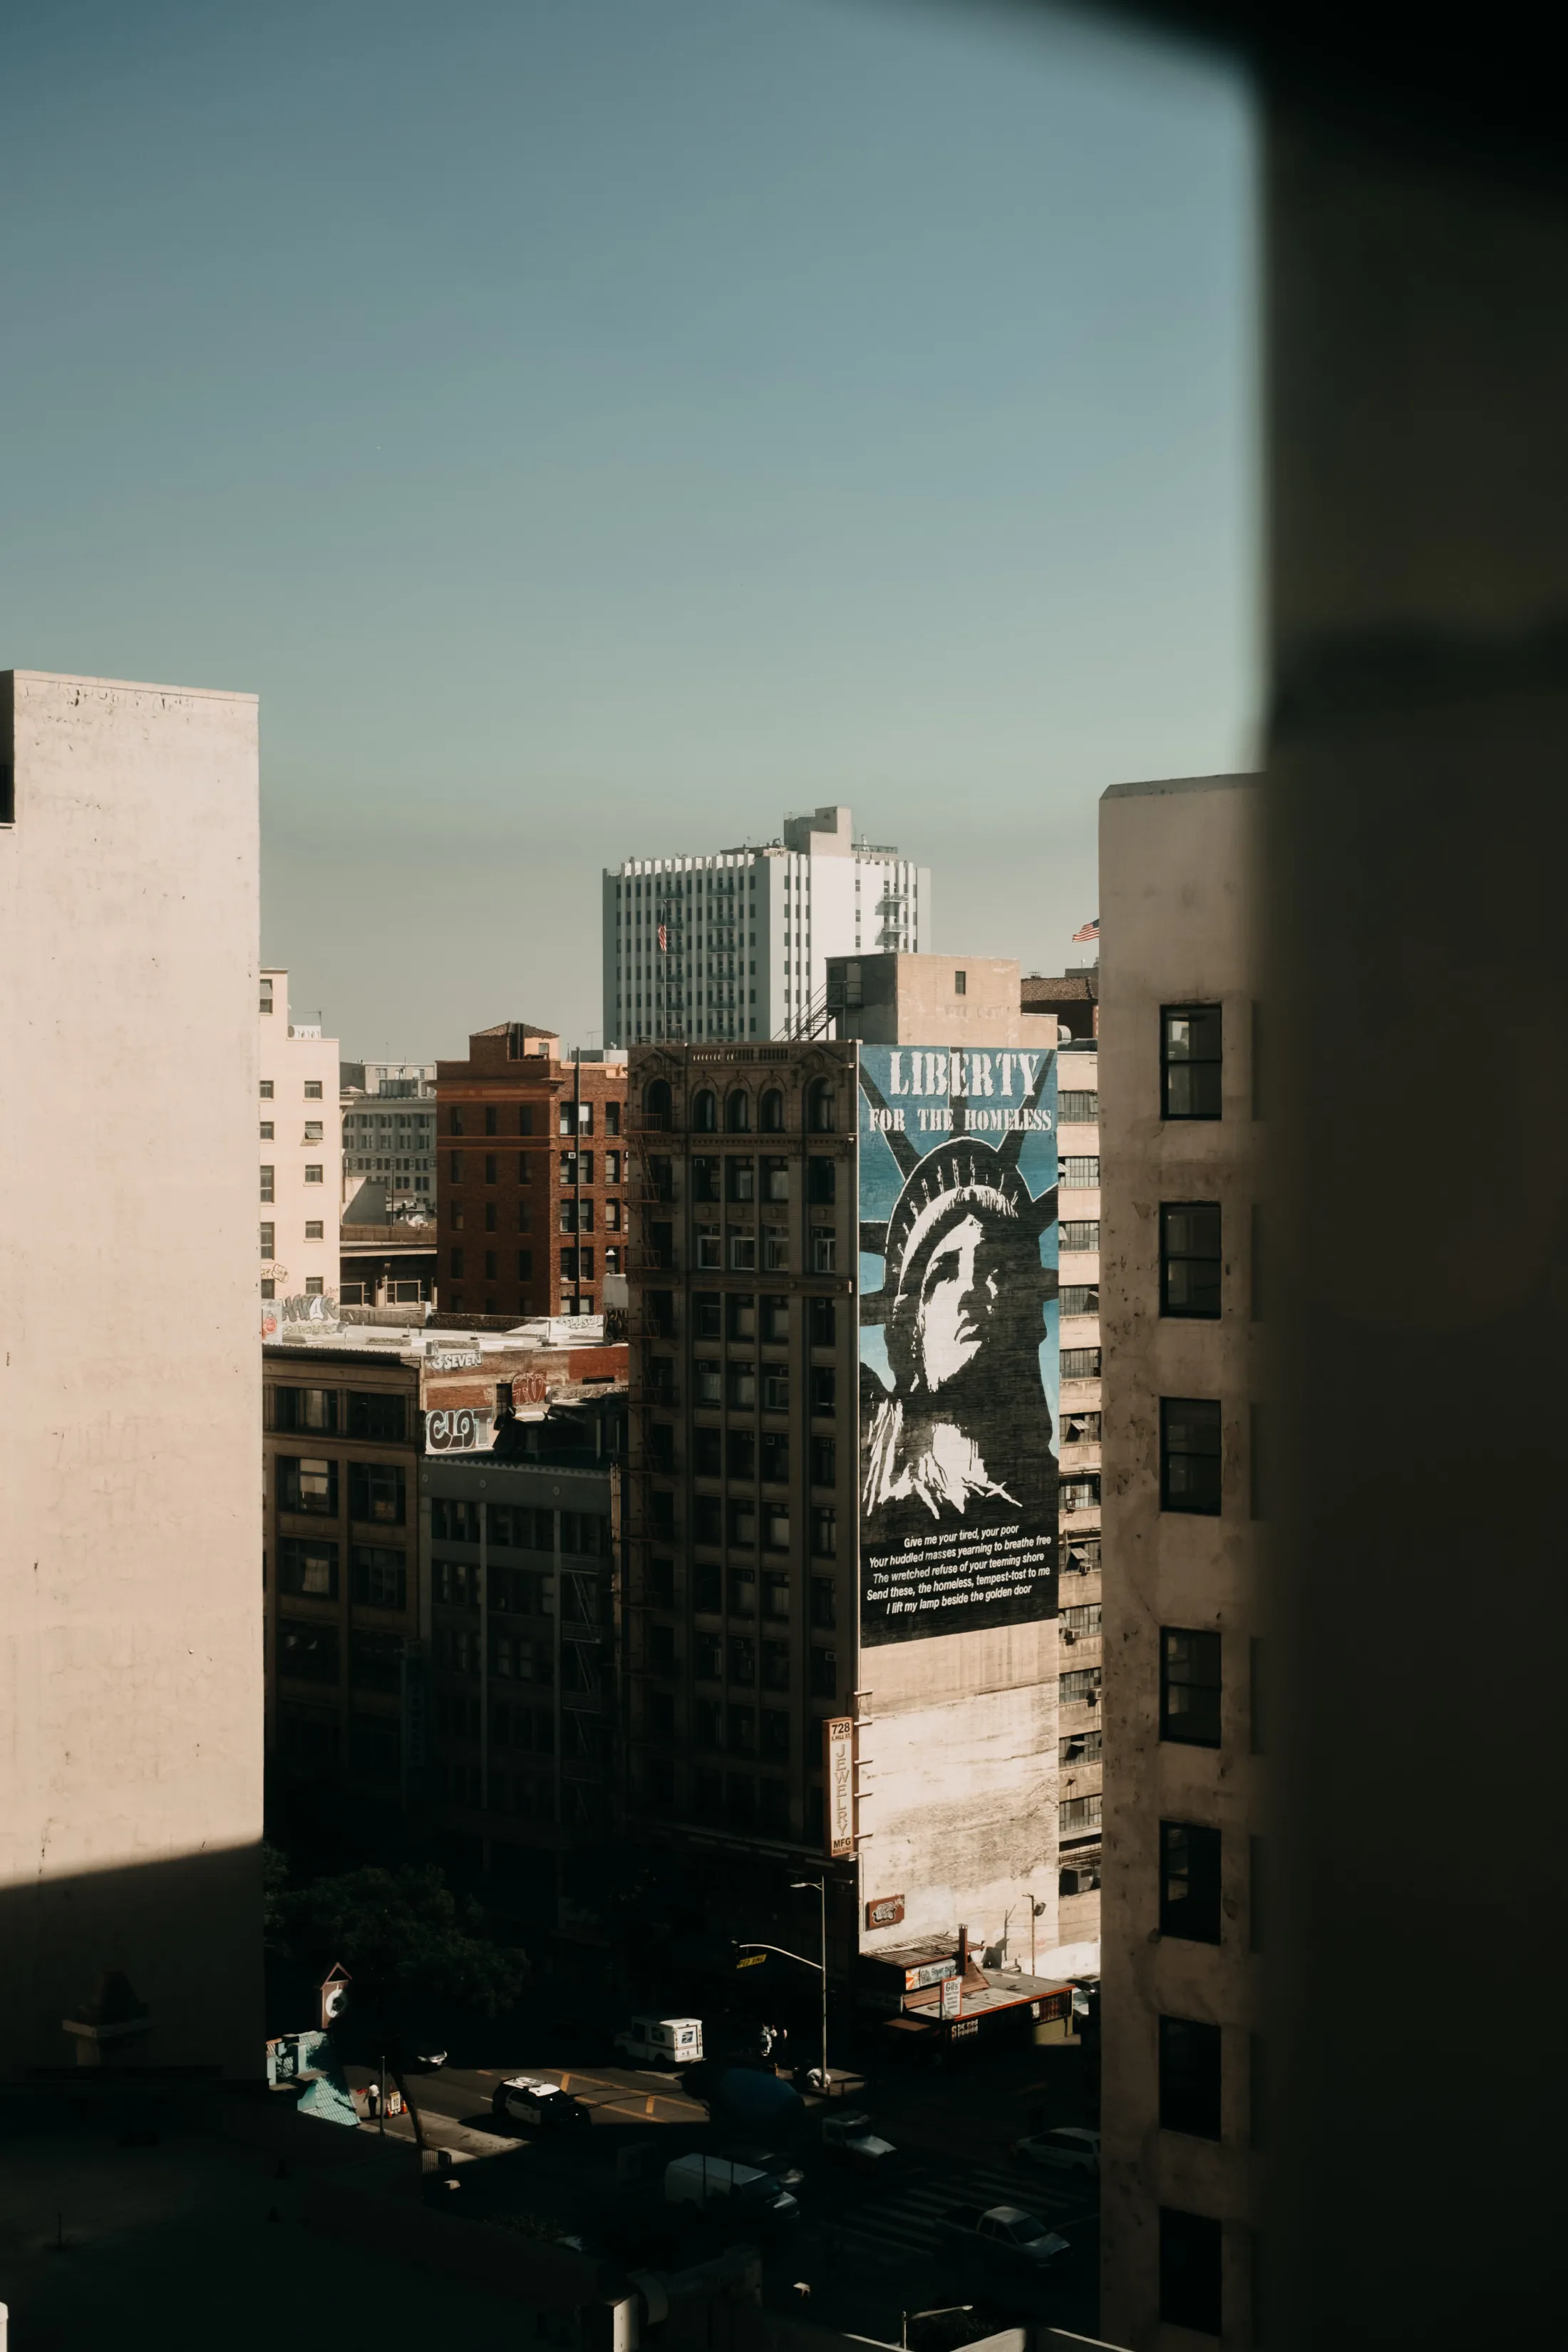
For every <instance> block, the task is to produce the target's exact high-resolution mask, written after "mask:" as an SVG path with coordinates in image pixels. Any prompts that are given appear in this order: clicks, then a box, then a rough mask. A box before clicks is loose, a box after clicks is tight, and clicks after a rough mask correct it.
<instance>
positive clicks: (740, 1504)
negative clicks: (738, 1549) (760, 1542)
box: [730, 1496, 757, 1551]
mask: <svg viewBox="0 0 1568 2352" xmlns="http://www.w3.org/2000/svg"><path fill="white" fill-rule="evenodd" d="M756 1540H757V1507H756V1505H755V1503H754V1502H752V1499H751V1497H750V1496H742V1497H740V1498H739V1499H737V1500H736V1501H734V1502H732V1503H731V1506H730V1541H731V1543H732V1544H741V1545H743V1546H744V1547H745V1549H747V1550H748V1551H749V1550H750V1549H752V1545H753V1544H754V1543H755V1542H756Z"/></svg>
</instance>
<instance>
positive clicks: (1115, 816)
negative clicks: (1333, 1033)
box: [1099, 776, 1259, 2352]
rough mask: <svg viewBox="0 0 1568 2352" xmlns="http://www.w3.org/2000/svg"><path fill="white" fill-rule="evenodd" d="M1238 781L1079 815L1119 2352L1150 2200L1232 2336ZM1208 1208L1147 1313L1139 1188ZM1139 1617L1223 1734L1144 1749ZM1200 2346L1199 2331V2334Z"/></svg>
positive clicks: (1147, 1662)
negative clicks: (1093, 913)
mask: <svg viewBox="0 0 1568 2352" xmlns="http://www.w3.org/2000/svg"><path fill="white" fill-rule="evenodd" d="M1258 799H1259V795H1258V787H1257V784H1256V782H1255V780H1253V779H1250V778H1247V777H1226V776H1222V777H1213V778H1200V779H1196V780H1182V781H1180V782H1174V783H1170V784H1150V785H1140V786H1133V787H1120V788H1118V789H1117V790H1116V791H1115V792H1113V793H1109V794H1107V795H1106V797H1105V798H1104V799H1103V800H1102V802H1101V803H1100V910H1101V929H1102V940H1103V946H1102V950H1101V956H1102V988H1101V997H1100V1055H1099V1061H1100V1146H1101V1152H1102V1162H1101V1211H1100V1214H1101V1227H1100V1322H1101V1331H1102V1340H1103V1347H1104V1379H1103V1410H1104V1433H1103V1486H1102V1518H1103V1541H1104V1701H1103V1711H1104V1718H1105V1757H1104V1779H1105V1799H1104V1802H1105V1822H1104V1826H1105V1854H1106V1868H1105V1877H1104V1884H1103V1887H1102V1891H1101V1948H1102V1979H1101V1981H1102V1992H1103V2000H1102V2019H1103V2045H1102V2084H1101V2095H1102V2120H1103V2132H1104V2151H1103V2158H1104V2169H1103V2175H1102V2199H1103V2208H1102V2210H1103V2263H1102V2291H1103V2301H1102V2306H1101V2328H1102V2332H1103V2333H1104V2334H1105V2336H1107V2337H1108V2338H1110V2340H1111V2341H1112V2342H1114V2343H1118V2344H1125V2345H1128V2346H1131V2347H1134V2352H1153V2347H1158V2352H1177V2347H1185V2346H1190V2345H1192V2344H1194V2343H1195V2342H1198V2341H1201V2340H1204V2339H1200V2338H1197V2337H1194V2336H1192V2335H1191V2334H1190V2332H1188V2331H1186V2330H1184V2329H1180V2328H1175V2327H1170V2326H1162V2324H1161V2322H1160V2318H1159V2272H1158V2249H1159V2209H1160V2207H1161V2206H1162V2205H1164V2206H1171V2207H1174V2208H1176V2209H1177V2210H1182V2211H1184V2212H1191V2213H1197V2214H1202V2215H1206V2216H1211V2217H1215V2218H1217V2219H1219V2220H1220V2221H1222V2222H1224V2223H1225V2225H1226V2229H1225V2238H1224V2247H1225V2314H1226V2319H1225V2333H1224V2338H1223V2340H1224V2343H1225V2344H1226V2346H1227V2347H1231V2346H1235V2347H1240V2346H1243V2345H1247V2344H1249V2343H1250V2341H1251V2336H1250V2309H1249V2306H1250V2293H1249V2278H1250V2263H1251V2244H1250V2234H1249V2233H1250V2226H1251V2216H1252V2210H1253V2197H1254V2191H1255V2185H1256V2184H1255V2182H1254V2178H1253V2174H1254V2167H1255V2162H1256V2159H1255V2158H1254V2157H1253V2154H1252V2151H1251V2148H1250V2146H1249V2133H1248V2127H1247V2115H1248V2066H1249V2061H1250V2045H1249V2035H1250V2030H1251V2027H1252V2022H1253V2019H1254V2015H1255V1997H1254V1996H1255V1986H1254V1974H1255V1971H1256V1969H1257V1966H1258V1962H1257V1960H1256V1958H1254V1956H1253V1954H1252V1952H1251V1950H1250V1948H1249V1946H1250V1941H1251V1938H1250V1937H1249V1932H1248V1886H1247V1874H1248V1857H1249V1844H1248V1841H1249V1835H1250V1833H1251V1832H1252V1831H1253V1829H1254V1828H1255V1826H1256V1820H1257V1802H1258V1789H1257V1785H1256V1776H1257V1773H1258V1759H1256V1758H1254V1757H1253V1756H1252V1754H1251V1753H1250V1747H1251V1741H1250V1737H1249V1732H1250V1727H1249V1723H1248V1696H1249V1675H1248V1661H1249V1644H1250V1640H1251V1636H1252V1634H1253V1632H1254V1625H1255V1620H1254V1615H1253V1595H1252V1569H1253V1558H1254V1548H1255V1542H1256V1537H1257V1526H1256V1523H1255V1522H1254V1521H1253V1519H1252V1518H1251V1517H1250V1513H1249V1479H1248V1433H1249V1422H1250V1414H1249V1406H1250V1402H1251V1400H1252V1399H1253V1398H1255V1397H1256V1395H1257V1388H1256V1386H1255V1382H1254V1372H1253V1354H1254V1345H1255V1336H1256V1327H1255V1325H1254V1324H1253V1321H1252V1318H1251V1307H1252V1300H1251V1266H1250V1248H1251V1237H1252V1208H1253V1202H1254V1198H1255V1190H1254V1176H1253V1156H1254V1146H1255V1139H1256V1137H1257V1134H1258V1129H1257V1127H1256V1125H1255V1122H1254V1118H1253V1109H1254V1099H1253V1066H1252V1050H1253V1040H1254V1034H1255V1024H1254V999H1255V995H1256V989H1257V979H1256V942H1255V939H1254V932H1253V917H1254V906H1255V893H1254V888H1253V861H1254V856H1255V852H1256V835H1257V826H1258ZM1187 1002H1193V1003H1215V1002H1217V1003H1220V1004H1221V1005H1222V1006H1223V1034H1224V1078H1223V1097H1222V1099H1223V1115H1222V1117H1221V1118H1218V1119H1217V1120H1174V1121H1170V1122H1166V1121H1163V1120H1162V1118H1161V1116H1160V1064H1159V1051H1160V1008H1161V1006H1162V1005H1163V1004H1172V1003H1178V1004H1179V1003H1187ZM1193 1200H1201V1201H1217V1202H1218V1203H1219V1204H1220V1209H1221V1219H1222V1223H1221V1242H1222V1249H1223V1288H1222V1305H1223V1311H1222V1316H1221V1318H1220V1320H1218V1321H1217V1322H1215V1321H1202V1322H1199V1321H1180V1320H1173V1319H1162V1318H1161V1316H1160V1312H1159V1207H1160V1203H1161V1202H1162V1201H1193ZM1163 1396H1170V1397H1217V1398H1218V1399H1219V1400H1220V1403H1221V1409H1222V1427H1223V1468H1222V1480H1223V1485H1222V1507H1221V1514H1220V1516H1219V1517H1217V1518H1214V1517H1187V1516H1184V1515H1180V1514H1174V1513H1167V1512H1162V1511H1161V1509H1160V1506H1159V1428H1160V1399H1161V1398H1162V1397H1163ZM1163 1625H1169V1626H1182V1627H1191V1628H1198V1629H1210V1628H1212V1629H1214V1630H1215V1631H1217V1632H1219V1633H1221V1635H1222V1637H1223V1642H1224V1648H1223V1652H1222V1671H1223V1675H1224V1695H1223V1709H1222V1745H1221V1747H1220V1748H1218V1749H1217V1750H1216V1749H1211V1748H1191V1747H1180V1746H1175V1745H1172V1744H1170V1743H1164V1742H1162V1741H1161V1739H1160V1737H1159V1688H1160V1661H1159V1634H1160V1628H1161V1627H1162V1626H1163ZM1162 1819H1167V1820H1175V1821H1184V1822H1196V1823H1200V1824H1203V1825H1205V1826H1209V1827H1215V1828H1218V1829H1219V1830H1220V1831H1221V1832H1222V1836H1223V1840H1224V1843H1223V1847H1222V1886H1223V1934H1222V1941H1221V1943H1220V1944H1219V1945H1218V1946H1217V1947H1216V1946H1212V1945H1206V1944H1199V1943H1195V1942H1191V1941H1187V1940H1184V1939H1177V1938H1174V1937H1166V1938H1162V1937H1161V1935H1160V1932H1159V1916H1160V1911H1159V1824H1160V1822H1161V1820H1162ZM1162 2014H1163V2015H1167V2016H1173V2017H1179V2018H1189V2019H1194V2020H1198V2021H1204V2022H1207V2023H1214V2024H1217V2025H1219V2026H1220V2028H1221V2030H1222V2035H1223V2040H1222V2045H1221V2046H1222V2060H1221V2065H1222V2095H1223V2102H1224V2115H1223V2137H1222V2138H1221V2140H1220V2141H1219V2142H1217V2143H1215V2142H1211V2141H1208V2140H1204V2139H1198V2138H1194V2137H1186V2136H1184V2135H1181V2134H1177V2133H1173V2132H1163V2131H1162V2130H1161V2129H1160V2127H1159V2099H1158V2072H1157V2052H1158V2021H1159V2018H1160V2016H1161V2015H1162ZM1211 2340H1212V2339H1211Z"/></svg>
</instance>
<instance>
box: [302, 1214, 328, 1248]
mask: <svg viewBox="0 0 1568 2352" xmlns="http://www.w3.org/2000/svg"><path fill="white" fill-rule="evenodd" d="M326 1233H327V1229H326V1226H325V1224H324V1223H323V1222H322V1220H321V1218H320V1217H314V1218H310V1217H308V1218H307V1219H306V1221H305V1239H306V1240H307V1241H308V1242H319V1241H324V1240H325V1239H326Z"/></svg>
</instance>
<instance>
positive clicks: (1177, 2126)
mask: <svg viewBox="0 0 1568 2352" xmlns="http://www.w3.org/2000/svg"><path fill="white" fill-rule="evenodd" d="M1219 2049H1220V2044H1219V2028H1218V2026H1217V2025H1202V2024H1199V2023H1198V2022H1197V2021H1196V2020H1195V2019H1193V2018H1190V2017H1163V2018H1162V2019H1161V2020H1160V2128H1161V2130H1162V2131H1175V2132H1187V2133H1189V2134H1190V2135H1191V2137H1193V2138H1194V2139H1218V2137H1219V2136H1220V2135H1219Z"/></svg>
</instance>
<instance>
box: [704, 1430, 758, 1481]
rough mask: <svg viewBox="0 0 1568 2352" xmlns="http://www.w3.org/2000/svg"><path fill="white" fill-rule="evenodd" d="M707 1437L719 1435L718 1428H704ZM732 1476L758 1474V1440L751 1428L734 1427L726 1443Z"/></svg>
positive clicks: (740, 1476) (743, 1476)
mask: <svg viewBox="0 0 1568 2352" xmlns="http://www.w3.org/2000/svg"><path fill="white" fill-rule="evenodd" d="M702 1434H703V1435H704V1436H705V1437H708V1436H711V1437H717V1435H718V1434H719V1433H718V1431H717V1430H704V1431H703V1432H702ZM725 1451H726V1453H727V1454H728V1457H729V1470H730V1475H731V1478H754V1477H755V1476H756V1474H757V1441H756V1438H755V1436H754V1435H753V1434H752V1432H751V1430H749V1429H732V1430H731V1432H730V1433H729V1436H728V1438H727V1440H726V1444H725Z"/></svg>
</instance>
